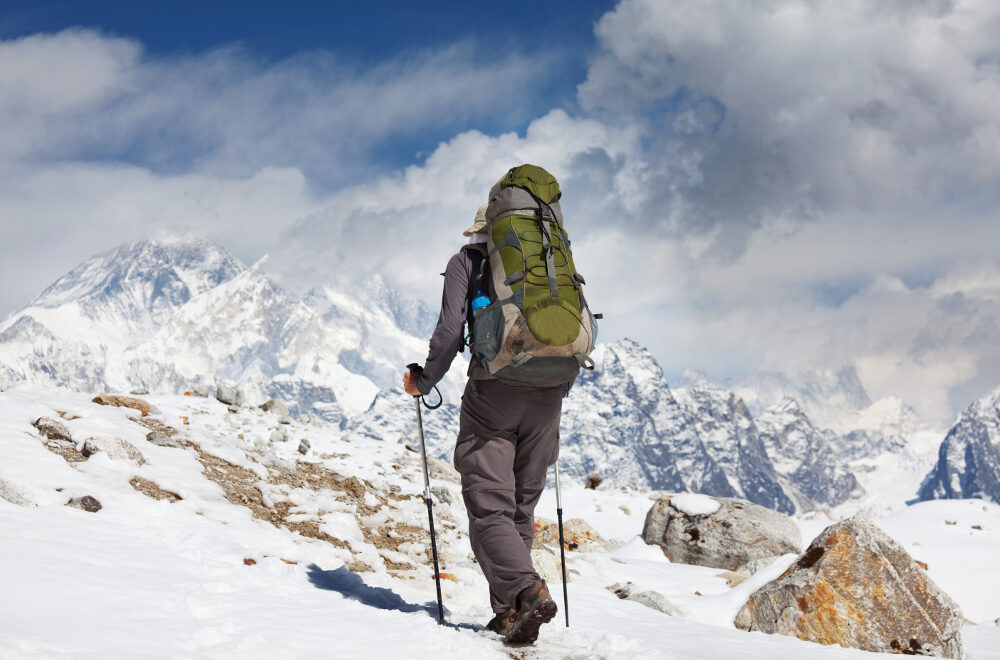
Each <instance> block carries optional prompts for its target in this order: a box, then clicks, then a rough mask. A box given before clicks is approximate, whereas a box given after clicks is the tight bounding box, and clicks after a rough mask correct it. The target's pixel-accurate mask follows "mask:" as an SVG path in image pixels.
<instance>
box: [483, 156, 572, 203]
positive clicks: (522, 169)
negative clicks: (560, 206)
mask: <svg viewBox="0 0 1000 660" xmlns="http://www.w3.org/2000/svg"><path fill="white" fill-rule="evenodd" d="M497 186H498V187H499V188H508V187H510V186H516V187H518V188H524V189H526V190H528V191H529V192H530V193H531V194H532V196H534V197H536V198H537V199H539V200H540V201H541V202H542V203H543V204H551V203H552V202H554V201H556V200H558V199H559V195H560V194H561V193H560V191H559V182H558V181H556V178H555V177H554V176H552V175H551V174H549V173H548V172H547V171H546V170H545V169H544V168H541V167H539V166H537V165H528V164H524V165H518V166H517V167H512V168H510V170H509V171H508V172H507V174H505V175H504V176H503V178H502V179H500V180H499V181H497Z"/></svg>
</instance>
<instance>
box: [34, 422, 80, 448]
mask: <svg viewBox="0 0 1000 660" xmlns="http://www.w3.org/2000/svg"><path fill="white" fill-rule="evenodd" d="M31 425H32V426H34V427H35V428H36V429H38V432H39V433H41V434H42V435H44V436H45V437H46V438H48V439H49V440H60V441H63V442H72V441H73V438H72V437H70V434H69V429H67V428H66V425H65V424H63V423H62V422H60V421H57V420H54V419H52V418H51V417H39V418H38V419H36V420H35V421H34V422H32V424H31Z"/></svg>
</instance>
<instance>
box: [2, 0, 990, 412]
mask: <svg viewBox="0 0 1000 660" xmlns="http://www.w3.org/2000/svg"><path fill="white" fill-rule="evenodd" d="M233 6H237V7H238V8H239V10H238V11H234V10H233V9H232V8H231V7H233ZM529 14H530V15H529ZM997 107H1000V4H997V3H988V2H978V1H976V0H956V1H955V2H951V3H934V2H929V3H892V4H886V3H882V2H877V1H874V0H845V1H844V2H838V3H813V2H810V1H808V0H775V1H774V2H768V3H741V2H731V1H730V0H620V2H615V3H592V2H554V3H544V4H542V5H541V8H540V9H536V8H533V9H532V10H531V12H530V13H525V12H521V13H520V14H519V13H515V12H506V13H504V12H502V11H501V10H497V8H496V5H494V4H486V3H464V4H460V3H456V4H455V5H454V6H452V5H451V3H447V4H441V3H439V4H434V3H420V4H419V5H416V4H414V5H412V8H411V7H409V6H404V7H402V8H400V7H398V6H396V5H395V4H391V3H377V2H376V3H367V4H348V3H308V4H306V3H298V4H294V3H293V4H292V5H291V7H290V8H289V7H288V6H285V5H282V6H281V7H280V10H279V8H278V5H276V4H275V5H273V6H272V5H270V4H264V3H255V2H242V3H222V2H201V3H178V2H170V3H167V2H162V3H125V2H120V3H108V2H104V3H102V2H89V3H82V2H81V3H78V2H62V3H46V2H31V3H27V2H25V3H11V2H6V3H4V4H3V5H2V6H0V232H2V236H0V280H2V281H3V282H4V287H3V288H2V289H0V315H5V314H7V313H9V312H11V311H14V310H16V309H17V308H19V307H20V306H22V305H24V304H26V303H28V302H29V301H30V300H31V299H32V298H33V297H34V296H36V295H37V294H38V293H39V292H40V291H41V290H42V289H43V288H44V287H45V286H46V285H48V284H49V283H51V282H52V281H54V280H55V279H56V278H57V277H59V276H60V275H62V274H63V273H65V272H67V271H68V270H70V269H71V268H72V267H73V266H75V265H76V264H77V263H79V262H80V261H82V260H83V259H85V258H87V257H88V256H90V255H92V254H94V253H96V252H99V251H103V250H107V249H109V248H111V247H114V246H115V245H118V244H121V243H125V242H129V241H134V240H137V239H141V238H149V237H156V236H159V235H164V234H176V233H183V232H192V233H196V234H200V235H205V236H208V237H210V238H212V239H213V240H215V241H217V242H218V243H220V244H221V245H223V246H225V247H227V248H228V249H230V250H231V251H233V252H234V253H235V254H236V255H237V256H238V257H240V258H241V259H243V260H244V261H246V262H248V263H252V262H255V261H257V260H258V259H260V258H261V257H263V256H264V255H265V254H267V255H269V258H268V261H267V267H268V269H269V270H270V272H272V274H273V275H274V277H275V278H277V279H278V280H279V281H280V282H282V283H283V284H286V285H288V286H292V287H299V286H303V287H304V286H314V285H318V284H330V285H333V286H341V285H342V286H349V285H350V284H351V278H356V277H369V276H371V274H372V273H374V272H379V273H381V274H383V275H385V276H386V277H387V279H388V280H389V282H390V283H391V284H393V285H394V286H397V287H399V288H400V289H402V290H404V291H407V292H409V293H411V294H413V295H416V296H418V297H420V298H421V299H423V300H424V301H426V302H427V303H428V304H429V305H435V304H436V301H437V300H438V296H439V287H440V278H438V276H437V273H439V272H440V270H441V267H442V265H443V264H444V263H445V261H446V260H447V258H448V257H449V256H450V255H451V254H452V253H453V252H454V250H455V249H456V248H457V246H458V244H459V243H460V241H461V240H462V239H461V236H460V235H459V232H460V231H461V229H462V228H464V227H465V226H467V225H468V221H469V220H470V219H471V217H472V214H473V213H474V212H475V209H476V207H477V206H478V205H479V204H480V203H482V201H484V198H485V194H486V191H487V190H488V189H489V187H490V185H491V183H492V182H493V181H495V180H496V178H497V177H498V176H500V175H501V174H502V173H503V172H504V171H506V169H507V168H509V167H510V166H511V165H513V164H517V163H519V162H534V163H537V164H540V165H543V166H545V167H546V168H547V169H549V170H550V171H552V172H553V173H554V174H556V176H557V177H558V178H559V180H560V182H561V184H562V186H563V190H564V196H563V206H564V210H565V212H566V218H567V229H568V231H569V232H570V235H571V237H572V238H573V240H574V256H575V260H576V262H577V264H579V265H580V268H581V271H582V272H583V273H584V275H585V276H586V277H587V281H588V299H589V300H590V302H591V304H592V305H593V307H594V308H595V309H596V310H598V311H601V312H603V313H604V314H605V321H604V323H603V324H602V327H601V334H602V337H603V338H604V339H614V338H618V337H623V336H628V337H631V338H633V339H635V340H637V341H639V342H640V343H642V344H644V345H646V346H648V347H650V349H651V350H652V351H653V352H654V354H655V355H656V357H657V359H658V360H659V361H660V363H661V364H662V365H663V367H664V369H665V371H666V373H667V376H668V378H669V379H675V378H676V377H677V376H679V375H680V374H681V373H682V372H683V370H684V369H686V368H694V369H698V370H701V371H704V372H707V373H708V374H710V375H713V376H716V377H733V376H739V375H740V374H742V373H744V372H747V371H751V370H761V369H765V370H779V371H783V372H787V373H789V374H792V375H795V374H799V373H802V372H808V371H810V370H815V369H821V370H823V369H826V370H837V369H840V368H842V367H845V366H848V367H853V368H854V369H856V371H857V372H858V375H859V377H860V379H861V381H862V383H863V384H864V386H865V387H866V388H867V389H868V391H869V393H870V394H871V396H872V397H873V398H878V397H881V396H887V395H894V394H895V395H899V396H901V397H902V398H903V399H904V400H905V401H907V402H908V403H910V404H911V405H913V406H915V407H916V408H917V409H918V410H919V411H920V412H921V413H922V414H925V415H927V416H930V417H934V418H937V419H944V418H947V417H948V416H950V415H951V414H953V413H954V411H955V410H957V409H959V408H961V407H964V406H965V405H966V404H967V403H968V402H969V401H970V400H971V399H972V398H974V397H976V396H979V395H981V394H983V393H984V392H986V391H988V390H989V389H992V388H995V387H996V386H997V385H1000V376H998V374H1000V323H998V322H997V319H1000V257H998V256H997V252H996V247H995V246H996V245H997V244H998V243H1000V223H998V222H997V221H996V220H997V218H996V209H997V208H1000V114H998V113H997V112H996V108H997Z"/></svg>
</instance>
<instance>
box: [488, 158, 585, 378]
mask: <svg viewBox="0 0 1000 660" xmlns="http://www.w3.org/2000/svg"><path fill="white" fill-rule="evenodd" d="M560 194H561V193H560V191H559V183H558V182H557V181H556V180H555V178H554V177H553V176H552V175H551V174H549V173H548V172H546V171H545V170H544V169H542V168H541V167H537V166H535V165H520V166H518V167H514V168H512V169H511V170H510V171H509V172H507V174H505V175H504V176H503V177H502V178H501V179H500V180H499V181H497V183H496V185H494V186H493V189H492V190H491V191H490V198H489V206H488V208H487V210H486V230H485V231H486V233H487V237H488V238H487V242H486V257H485V258H484V259H482V260H479V259H477V260H475V261H477V262H480V264H481V265H480V267H479V272H478V273H476V274H475V275H474V279H475V281H476V284H475V289H473V288H472V287H471V286H470V299H471V298H472V297H474V296H475V295H477V294H478V291H482V292H483V293H484V294H485V295H486V296H487V297H488V298H489V300H490V304H489V305H486V306H485V307H480V308H478V309H476V310H474V311H472V312H471V314H472V319H471V323H470V328H471V330H472V343H471V353H472V362H473V365H476V364H479V365H481V366H482V367H484V368H485V369H486V370H487V371H488V372H489V373H490V374H492V375H493V376H495V377H496V378H498V379H500V380H502V381H504V382H506V383H509V384H511V385H519V386H526V387H554V386H556V385H561V384H563V383H567V382H569V381H570V380H572V379H573V378H574V377H575V376H576V375H577V373H579V371H580V368H581V367H583V368H585V369H593V368H594V362H593V360H591V359H590V352H591V351H592V350H593V348H594V342H595V341H596V340H597V322H596V320H595V318H599V315H598V316H597V317H595V315H594V314H591V312H590V309H589V308H588V307H587V300H586V298H584V296H583V285H584V279H583V277H582V276H581V275H580V274H579V273H577V272H576V266H575V265H574V263H573V253H572V252H571V251H570V242H569V237H568V236H567V234H566V230H565V229H564V228H563V218H562V210H561V209H560V207H559V197H560ZM470 247H471V246H470ZM474 263H475V262H474Z"/></svg>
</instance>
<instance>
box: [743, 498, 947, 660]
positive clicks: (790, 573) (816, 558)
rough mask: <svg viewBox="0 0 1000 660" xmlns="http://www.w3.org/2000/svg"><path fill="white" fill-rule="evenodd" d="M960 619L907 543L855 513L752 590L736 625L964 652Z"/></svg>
mask: <svg viewBox="0 0 1000 660" xmlns="http://www.w3.org/2000/svg"><path fill="white" fill-rule="evenodd" d="M963 620H964V617H963V616H962V612H961V610H960V609H959V607H958V605H957V604H956V603H955V602H954V601H953V600H952V599H951V598H950V597H949V596H948V594H946V593H944V592H943V591H942V590H941V589H940V588H939V587H938V586H937V585H936V584H934V582H933V581H931V579H930V578H929V577H928V575H927V573H926V571H923V570H921V569H920V567H919V566H918V565H917V563H916V562H915V561H914V560H913V558H911V557H910V555H909V554H907V552H906V550H905V549H904V548H903V547H902V546H901V545H899V544H898V543H897V542H896V541H894V540H893V539H892V538H890V537H889V536H888V535H887V534H886V533H885V532H883V531H882V530H881V529H879V528H878V527H876V526H875V525H874V524H873V523H872V522H871V521H870V520H868V519H867V518H865V517H864V516H862V515H860V514H859V515H856V516H854V517H852V518H848V519H847V520H844V521H841V522H839V523H836V524H834V525H831V526H829V527H827V528H826V529H825V530H824V531H823V533H822V534H820V535H819V536H817V537H816V538H815V539H814V540H813V542H812V543H811V544H810V545H809V547H808V548H807V549H806V551H805V552H804V553H803V554H802V555H801V556H800V557H799V558H798V560H797V561H796V563H795V564H793V565H792V566H791V567H790V568H789V569H788V570H787V571H785V572H784V573H783V574H782V575H781V576H780V577H778V578H777V579H776V580H773V581H771V582H769V583H767V584H765V585H764V586H763V587H761V588H760V589H758V590H757V591H756V592H754V593H753V594H752V595H751V596H750V598H749V600H748V601H747V603H746V604H745V605H744V606H743V608H742V609H741V610H740V612H739V614H737V616H736V621H735V624H736V627H737V628H740V629H742V630H758V631H761V632H766V633H778V634H782V635H791V636H794V637H798V638H799V639H804V640H807V641H812V642H819V643H821V644H839V645H841V646H844V647H847V648H857V649H862V650H864V651H874V652H876V653H903V654H907V655H933V656H942V657H947V658H961V657H962V653H963V649H962V638H961V631H962V624H963Z"/></svg>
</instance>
